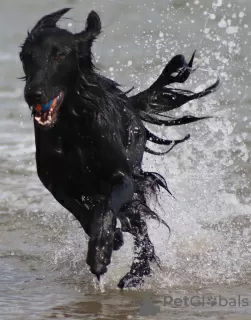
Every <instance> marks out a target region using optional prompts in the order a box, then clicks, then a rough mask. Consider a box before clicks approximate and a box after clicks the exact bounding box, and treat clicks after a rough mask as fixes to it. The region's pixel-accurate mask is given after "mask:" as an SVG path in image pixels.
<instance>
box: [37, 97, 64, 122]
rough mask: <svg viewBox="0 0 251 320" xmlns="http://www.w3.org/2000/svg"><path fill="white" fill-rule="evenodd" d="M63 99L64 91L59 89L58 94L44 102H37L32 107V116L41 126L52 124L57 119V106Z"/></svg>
mask: <svg viewBox="0 0 251 320" xmlns="http://www.w3.org/2000/svg"><path fill="white" fill-rule="evenodd" d="M63 100H64V93H63V92H62V91H61V92H60V93H59V95H58V96H57V97H55V98H53V99H52V100H50V101H49V102H48V103H46V104H37V105H36V106H35V107H34V109H33V110H34V118H35V120H36V121H37V122H38V123H39V124H40V125H42V126H50V125H53V124H54V123H55V121H56V119H57V113H58V110H59V107H60V106H61V104H62V102H63Z"/></svg>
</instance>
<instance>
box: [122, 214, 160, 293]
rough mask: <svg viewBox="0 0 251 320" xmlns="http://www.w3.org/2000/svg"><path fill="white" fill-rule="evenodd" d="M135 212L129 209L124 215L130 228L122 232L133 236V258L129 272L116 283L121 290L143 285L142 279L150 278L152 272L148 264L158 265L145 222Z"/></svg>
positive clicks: (124, 228) (125, 227)
mask: <svg viewBox="0 0 251 320" xmlns="http://www.w3.org/2000/svg"><path fill="white" fill-rule="evenodd" d="M136 210H137V211H138V209H136ZM137 211H135V208H130V209H128V210H127V212H126V213H125V216H126V219H129V221H130V226H128V227H127V226H124V227H123V231H127V232H130V233H131V234H132V235H133V238H134V252H135V257H134V260H133V263H132V266H131V269H130V271H129V272H128V273H127V274H126V275H125V276H124V277H123V278H122V279H121V280H120V281H119V283H118V287H119V288H121V289H122V288H130V287H137V286H139V285H141V284H143V282H144V279H143V278H144V277H145V276H150V275H151V272H152V271H151V268H150V262H156V263H157V264H158V265H159V259H158V257H157V256H156V254H155V251H154V246H153V244H152V242H151V240H150V239H149V236H148V233H147V225H146V222H145V221H144V220H143V219H142V217H141V215H140V213H139V212H137ZM122 226H123V222H122Z"/></svg>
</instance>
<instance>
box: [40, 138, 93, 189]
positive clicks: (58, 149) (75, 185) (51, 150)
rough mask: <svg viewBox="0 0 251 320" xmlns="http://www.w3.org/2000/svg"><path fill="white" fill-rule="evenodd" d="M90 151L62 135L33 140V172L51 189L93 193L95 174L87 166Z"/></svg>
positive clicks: (89, 165)
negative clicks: (35, 165)
mask: <svg viewBox="0 0 251 320" xmlns="http://www.w3.org/2000/svg"><path fill="white" fill-rule="evenodd" d="M92 153H93V150H92V148H90V146H88V147H86V148H85V145H80V144H79V141H77V140H71V139H66V138H64V137H62V136H53V135H52V136H51V137H49V138H48V136H46V135H45V136H41V135H40V137H39V138H36V161H37V172H38V175H39V178H40V180H41V181H42V183H43V184H44V185H45V186H46V188H48V189H49V190H51V189H59V188H60V189H62V188H64V189H67V190H68V191H69V192H70V191H71V190H73V189H74V190H75V189H76V190H82V192H85V193H92V192H94V191H92V190H95V192H96V191H97V190H96V184H97V183H96V181H97V175H96V174H95V170H93V166H92V165H91V159H92Z"/></svg>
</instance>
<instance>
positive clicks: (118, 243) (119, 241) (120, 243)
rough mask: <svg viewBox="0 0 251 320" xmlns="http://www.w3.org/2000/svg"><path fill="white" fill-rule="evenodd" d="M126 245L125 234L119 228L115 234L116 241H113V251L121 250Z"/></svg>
mask: <svg viewBox="0 0 251 320" xmlns="http://www.w3.org/2000/svg"><path fill="white" fill-rule="evenodd" d="M123 244H124V237H123V233H122V231H121V229H120V228H117V229H116V230H115V233H114V239H113V250H114V251H116V250H119V249H120V248H121V247H122V246H123Z"/></svg>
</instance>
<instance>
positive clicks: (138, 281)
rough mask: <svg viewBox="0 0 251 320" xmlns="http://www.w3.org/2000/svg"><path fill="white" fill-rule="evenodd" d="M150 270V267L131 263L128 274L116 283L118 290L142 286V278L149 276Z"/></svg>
mask: <svg viewBox="0 0 251 320" xmlns="http://www.w3.org/2000/svg"><path fill="white" fill-rule="evenodd" d="M151 274H152V270H151V268H150V265H149V264H148V263H147V264H143V265H141V264H139V263H135V262H134V263H133V265H132V267H131V270H130V272H128V273H127V274H126V275H125V276H124V277H123V278H122V279H121V280H120V281H119V283H118V287H119V288H120V289H124V288H137V287H140V286H141V285H143V283H144V277H146V276H148V277H149V276H151Z"/></svg>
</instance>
